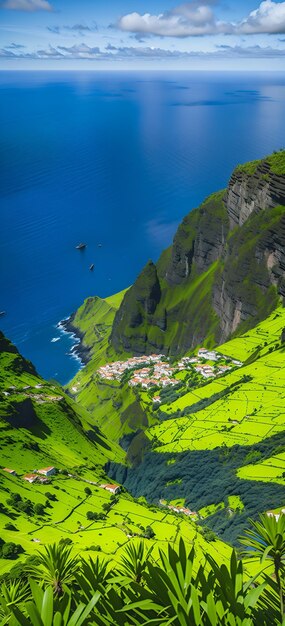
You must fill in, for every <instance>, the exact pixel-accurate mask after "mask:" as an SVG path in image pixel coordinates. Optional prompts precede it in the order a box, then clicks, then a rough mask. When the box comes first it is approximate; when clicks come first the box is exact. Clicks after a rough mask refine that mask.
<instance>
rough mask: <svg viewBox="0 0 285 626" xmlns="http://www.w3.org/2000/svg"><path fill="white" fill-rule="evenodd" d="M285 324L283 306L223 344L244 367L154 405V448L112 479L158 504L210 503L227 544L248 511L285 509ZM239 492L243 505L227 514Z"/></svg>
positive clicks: (150, 434) (211, 519)
mask: <svg viewBox="0 0 285 626" xmlns="http://www.w3.org/2000/svg"><path fill="white" fill-rule="evenodd" d="M284 327H285V310H284V309H283V308H279V309H277V311H276V312H274V313H273V314H271V316H270V317H269V318H267V319H266V320H265V321H264V322H262V323H260V324H259V325H258V326H257V327H256V328H255V329H253V330H252V331H248V332H247V333H246V334H245V335H243V336H242V337H240V338H235V339H233V340H231V341H229V342H228V343H226V344H224V345H223V346H220V347H219V351H220V352H221V353H223V354H225V355H228V356H230V357H231V358H234V359H242V360H243V362H244V364H243V366H242V367H238V368H233V369H232V371H229V372H227V373H226V374H225V375H223V376H222V377H217V378H216V379H214V380H212V381H211V380H209V382H206V383H203V384H201V383H199V382H198V385H197V386H193V387H192V388H191V390H187V384H186V385H185V386H182V387H180V389H179V394H180V397H178V398H177V399H176V400H175V399H174V401H173V400H170V401H169V402H168V401H166V404H164V403H162V404H161V405H160V408H159V409H158V410H157V409H154V411H155V414H156V416H157V418H158V420H159V423H158V424H157V425H154V426H152V427H150V428H149V429H147V430H146V431H145V435H144V436H145V438H146V439H148V440H149V445H148V446H146V444H145V450H146V452H145V455H144V458H143V461H142V463H140V464H139V465H138V464H136V466H135V467H133V468H131V467H129V469H128V471H127V473H126V472H125V471H122V470H121V468H120V466H118V465H115V466H112V473H113V476H114V477H116V478H117V479H120V478H124V484H125V485H126V486H127V488H128V489H129V490H130V491H131V493H133V494H134V495H136V496H139V495H140V494H141V493H143V494H144V495H146V497H147V498H148V499H150V500H151V501H153V502H157V501H158V499H161V498H163V499H165V500H166V501H172V500H173V499H175V498H184V499H185V502H186V506H189V507H190V508H191V509H195V510H198V511H199V512H200V514H201V511H203V510H205V509H207V508H208V509H209V507H210V510H212V514H211V515H210V516H209V515H207V525H208V526H210V527H211V528H213V529H214V530H215V531H216V532H218V534H219V535H220V536H221V537H223V538H225V539H226V540H228V541H235V540H236V538H237V536H238V535H239V534H240V532H241V530H242V528H243V526H245V525H246V524H247V519H248V517H249V516H256V515H257V514H258V512H264V511H267V510H269V509H278V508H279V509H280V508H282V507H283V506H284V504H285V466H284V451H285V431H284V389H285V343H284V333H283V330H284ZM282 333H283V335H282ZM132 445H134V441H133V442H132ZM233 496H235V497H236V498H238V499H239V502H240V505H241V506H239V507H238V510H237V511H234V512H233V513H232V512H231V513H230V514H229V510H231V509H232V505H231V504H230V502H231V500H230V499H231V498H232V497H233ZM218 505H220V506H218ZM211 507H212V508H211Z"/></svg>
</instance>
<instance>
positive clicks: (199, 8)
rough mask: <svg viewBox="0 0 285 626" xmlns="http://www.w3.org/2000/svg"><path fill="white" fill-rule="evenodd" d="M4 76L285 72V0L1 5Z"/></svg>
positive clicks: (19, 0) (45, 0) (13, 1)
mask: <svg viewBox="0 0 285 626" xmlns="http://www.w3.org/2000/svg"><path fill="white" fill-rule="evenodd" d="M0 33H1V46H0V69H73V68H74V69H113V70H115V69H160V68H161V69H206V70H209V69H213V70H215V69H217V70H223V69H226V70H284V68H285V2H282V1H278V0H262V1H260V0H238V1H237V0H191V1H190V2H184V3H183V2H182V3H180V2H179V1H178V2H175V0H172V1H170V0H151V1H150V0H148V1H143V0H120V1H119V0H0Z"/></svg>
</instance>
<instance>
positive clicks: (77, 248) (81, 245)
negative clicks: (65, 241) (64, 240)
mask: <svg viewBox="0 0 285 626" xmlns="http://www.w3.org/2000/svg"><path fill="white" fill-rule="evenodd" d="M75 247H76V250H84V249H85V248H86V243H79V244H78V246H75Z"/></svg>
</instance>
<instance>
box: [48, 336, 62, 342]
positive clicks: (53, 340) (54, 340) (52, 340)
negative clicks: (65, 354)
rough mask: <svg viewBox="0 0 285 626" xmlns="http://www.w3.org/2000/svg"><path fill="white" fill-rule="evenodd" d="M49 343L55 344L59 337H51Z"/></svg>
mask: <svg viewBox="0 0 285 626" xmlns="http://www.w3.org/2000/svg"><path fill="white" fill-rule="evenodd" d="M50 341H51V343H56V341H60V337H53V338H52V339H51V340H50Z"/></svg>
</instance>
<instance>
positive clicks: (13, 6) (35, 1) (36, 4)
mask: <svg viewBox="0 0 285 626" xmlns="http://www.w3.org/2000/svg"><path fill="white" fill-rule="evenodd" d="M2 8H3V9H10V10H12V11H28V12H34V11H52V10H53V9H52V6H51V4H50V3H49V2H48V0H5V2H4V3H3V4H2Z"/></svg>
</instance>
